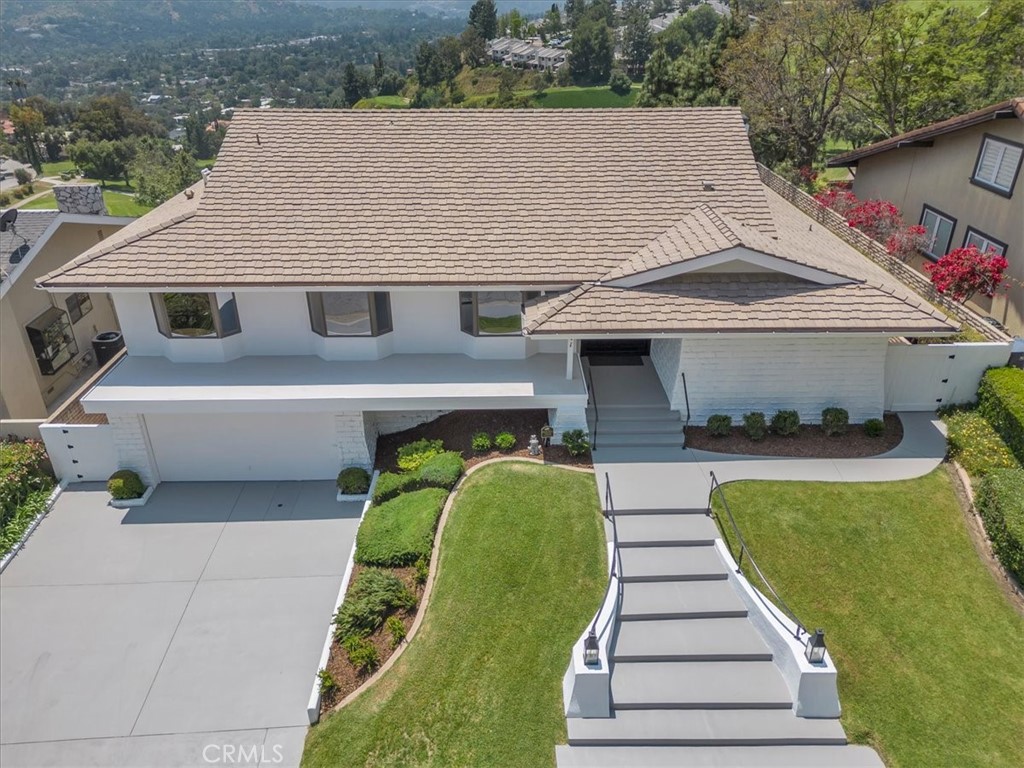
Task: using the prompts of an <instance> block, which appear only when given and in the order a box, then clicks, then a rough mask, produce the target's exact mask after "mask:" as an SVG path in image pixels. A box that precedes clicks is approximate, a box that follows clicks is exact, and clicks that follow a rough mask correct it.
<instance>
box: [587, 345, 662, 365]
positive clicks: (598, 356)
mask: <svg viewBox="0 0 1024 768" xmlns="http://www.w3.org/2000/svg"><path fill="white" fill-rule="evenodd" d="M650 354H651V340H650V339H586V340H584V341H583V342H581V343H580V355H581V356H582V357H586V358H587V360H588V362H589V363H590V364H591V365H592V366H599V365H643V364H644V361H643V359H644V358H645V357H649V356H650Z"/></svg>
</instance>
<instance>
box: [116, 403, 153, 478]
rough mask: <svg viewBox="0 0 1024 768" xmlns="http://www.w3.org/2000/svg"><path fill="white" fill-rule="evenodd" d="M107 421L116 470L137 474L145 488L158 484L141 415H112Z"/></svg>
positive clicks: (144, 423)
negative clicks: (115, 454) (110, 433)
mask: <svg viewBox="0 0 1024 768" xmlns="http://www.w3.org/2000/svg"><path fill="white" fill-rule="evenodd" d="M107 421H108V422H109V423H110V428H111V430H112V431H113V435H114V449H115V450H116V451H117V464H118V468H119V469H131V470H134V471H135V472H138V473H139V477H141V478H142V482H144V483H145V484H146V485H147V486H153V485H156V484H157V483H159V482H160V473H159V471H158V469H157V466H156V461H155V460H154V458H153V450H152V447H151V446H150V444H149V435H148V433H147V432H146V422H145V421H144V419H143V417H142V414H138V413H128V414H112V415H108V416H107Z"/></svg>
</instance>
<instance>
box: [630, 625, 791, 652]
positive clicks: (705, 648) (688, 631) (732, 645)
mask: <svg viewBox="0 0 1024 768" xmlns="http://www.w3.org/2000/svg"><path fill="white" fill-rule="evenodd" d="M612 659H613V660H614V661H616V662H619V661H647V662H656V661H771V660H772V652H771V650H770V649H769V648H768V646H767V645H766V644H765V642H764V640H762V639H761V635H760V634H759V633H758V631H757V630H756V629H754V625H753V624H751V623H750V621H749V620H747V619H746V618H724V619H658V620H656V621H626V622H623V623H621V624H620V625H619V629H618V633H617V635H616V638H615V645H614V648H613V650H612Z"/></svg>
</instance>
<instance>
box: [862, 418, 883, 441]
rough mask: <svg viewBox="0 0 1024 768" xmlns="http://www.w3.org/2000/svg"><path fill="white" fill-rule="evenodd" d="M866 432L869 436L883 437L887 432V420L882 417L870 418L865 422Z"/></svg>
mask: <svg viewBox="0 0 1024 768" xmlns="http://www.w3.org/2000/svg"><path fill="white" fill-rule="evenodd" d="M864 434H865V435H867V436H868V437H881V436H882V435H883V434H885V422H884V421H882V420H881V419H868V420H867V421H865V422H864Z"/></svg>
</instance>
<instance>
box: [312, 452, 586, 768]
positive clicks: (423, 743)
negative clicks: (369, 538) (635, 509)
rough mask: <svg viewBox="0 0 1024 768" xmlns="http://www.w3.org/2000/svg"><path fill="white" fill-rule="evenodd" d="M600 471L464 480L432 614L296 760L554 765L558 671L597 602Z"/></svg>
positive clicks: (498, 468) (533, 469)
mask: <svg viewBox="0 0 1024 768" xmlns="http://www.w3.org/2000/svg"><path fill="white" fill-rule="evenodd" d="M604 553H605V545H604V533H603V527H602V524H601V517H600V512H599V509H598V503H597V494H596V493H595V491H594V477H593V475H591V474H584V473H580V472H571V471H567V470H564V469H556V468H553V467H545V466H541V465H536V464H530V463H525V462H517V463H501V464H495V465H493V466H489V467H485V468H483V469H481V470H479V471H478V472H476V473H474V474H473V475H471V476H470V477H469V479H468V480H467V482H466V484H465V485H464V486H463V488H462V490H460V491H459V495H458V497H457V500H456V502H455V505H454V507H453V509H452V511H451V514H450V517H449V520H448V523H447V525H446V527H445V530H444V535H443V541H442V545H441V554H440V559H441V562H440V571H439V574H438V580H437V582H436V584H435V585H434V593H433V597H432V598H431V602H430V606H429V608H428V609H427V615H426V620H425V621H424V623H423V626H422V627H421V629H420V632H419V634H418V635H417V636H416V637H415V638H414V639H413V641H412V643H411V645H410V646H409V648H408V649H407V650H406V652H405V653H404V655H403V656H402V657H401V659H399V660H398V662H397V663H396V665H395V666H394V667H393V668H391V669H390V670H388V672H387V673H386V674H385V676H384V677H383V678H382V679H381V680H380V681H379V682H378V683H377V684H376V685H375V686H374V687H372V688H371V689H370V690H369V691H367V692H366V693H364V694H363V695H362V696H360V697H359V698H358V699H356V701H355V702H353V703H352V704H351V705H349V706H348V707H346V708H345V709H343V710H341V711H340V712H338V713H336V714H334V715H332V716H330V717H327V718H325V719H324V721H323V722H321V723H320V724H319V725H317V726H315V727H314V728H313V729H312V731H311V732H310V734H309V737H308V739H307V741H306V754H305V756H304V759H303V765H304V766H307V768H313V767H315V766H325V767H329V768H340V767H341V766H373V767H374V768H378V767H379V766H396V767H397V766H401V767H402V768H406V767H408V766H438V768H440V767H441V766H444V767H445V768H458V767H459V766H479V767H481V768H482V767H483V766H502V768H514V767H515V766H523V768H539V767H540V766H553V765H554V755H555V752H554V749H555V744H557V743H564V739H565V718H564V715H563V713H562V689H561V681H562V675H563V674H564V673H565V668H566V665H567V663H568V661H569V652H570V649H571V648H572V645H573V643H574V642H575V641H576V639H577V638H578V636H579V634H580V633H581V632H582V631H583V629H584V627H585V626H586V624H587V621H588V620H589V619H590V618H591V616H592V615H593V612H594V611H595V610H596V608H597V606H598V604H599V603H600V601H601V595H602V594H603V591H604V587H605V573H606V571H605V568H606V565H605V554H604Z"/></svg>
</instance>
